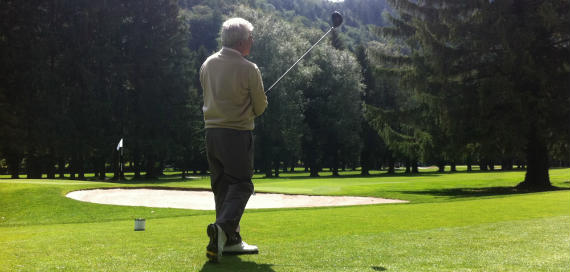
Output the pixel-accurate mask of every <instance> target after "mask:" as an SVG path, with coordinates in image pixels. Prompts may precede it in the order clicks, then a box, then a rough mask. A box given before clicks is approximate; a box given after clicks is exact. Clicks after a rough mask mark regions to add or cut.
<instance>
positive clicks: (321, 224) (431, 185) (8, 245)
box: [0, 169, 570, 271]
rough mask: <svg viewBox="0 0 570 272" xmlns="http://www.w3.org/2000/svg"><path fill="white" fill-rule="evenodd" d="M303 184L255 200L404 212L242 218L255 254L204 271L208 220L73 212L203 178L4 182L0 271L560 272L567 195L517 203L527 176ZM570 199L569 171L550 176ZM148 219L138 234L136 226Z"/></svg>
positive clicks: (569, 239) (273, 182) (565, 262)
mask: <svg viewBox="0 0 570 272" xmlns="http://www.w3.org/2000/svg"><path fill="white" fill-rule="evenodd" d="M341 174H342V176H341V177H332V176H330V173H328V172H323V173H322V176H321V177H318V178H308V177H307V173H304V172H301V171H299V172H296V173H282V174H281V177H280V178H278V179H277V178H269V179H266V178H263V176H262V175H256V177H255V179H254V182H255V185H256V190H257V191H258V192H259V191H272V192H286V193H305V194H331V195H366V196H377V197H393V198H400V199H406V200H410V201H411V203H409V204H389V205H372V206H353V207H334V208H301V209H264V210H248V211H246V214H245V215H244V218H243V221H242V226H243V236H244V237H245V239H246V241H248V242H249V243H252V244H257V245H258V246H259V247H260V254H259V255H253V256H239V257H224V259H223V260H222V263H221V264H218V265H211V264H207V263H206V258H205V257H204V248H205V246H206V243H207V237H206V234H205V226H206V225H207V224H208V223H210V222H211V221H213V219H214V212H213V211H194V210H181V209H159V208H145V207H122V206H112V205H99V204H92V203H85V202H79V201H75V200H72V199H68V198H66V197H65V194H66V193H67V192H70V191H74V190H79V189H88V188H100V187H140V186H165V187H182V188H207V187H208V186H209V179H208V178H207V177H196V178H193V179H186V180H182V179H181V178H180V177H179V176H178V175H172V176H170V175H169V176H166V177H164V178H161V179H160V180H139V181H133V180H129V181H124V182H121V183H114V182H96V181H71V180H26V179H20V180H11V179H2V180H0V271H19V270H20V271H54V270H64V271H139V270H140V271H567V270H566V269H567V267H570V206H569V205H568V203H570V190H559V191H552V192H540V193H523V192H517V191H514V190H512V186H514V185H516V184H517V183H518V182H520V181H521V180H522V178H524V172H521V171H509V172H500V171H497V172H478V171H476V172H472V173H467V172H458V173H453V174H449V173H445V174H440V173H437V172H434V171H428V170H425V172H424V173H423V174H421V175H404V174H401V173H400V174H397V175H386V174H385V173H382V172H375V173H373V175H372V176H371V177H360V176H358V171H356V172H344V173H341ZM550 176H551V180H552V183H553V184H554V185H555V186H558V187H561V188H569V187H570V182H569V180H570V170H569V169H553V170H551V171H550ZM136 217H143V218H146V219H147V228H146V230H145V231H143V232H135V231H133V227H134V220H133V219H134V218H136Z"/></svg>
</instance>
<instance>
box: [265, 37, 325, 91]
mask: <svg viewBox="0 0 570 272" xmlns="http://www.w3.org/2000/svg"><path fill="white" fill-rule="evenodd" d="M333 28H334V27H331V28H330V29H329V31H327V33H325V34H324V35H323V36H322V37H321V38H320V39H319V40H318V41H317V42H316V43H315V44H313V46H311V48H309V50H307V52H305V54H303V55H302V56H301V57H300V58H299V59H298V60H297V61H296V62H295V63H293V65H291V67H289V69H287V71H285V73H284V74H283V75H281V76H280V77H279V78H278V79H277V81H275V83H273V84H272V85H271V86H269V88H268V89H267V91H265V94H268V93H269V91H271V89H273V87H274V86H275V85H277V83H278V82H279V81H280V80H281V79H282V78H283V77H284V76H285V75H286V74H287V73H289V71H291V69H293V67H295V65H297V63H299V61H301V59H303V57H305V55H307V54H308V53H309V52H311V50H313V48H314V47H315V46H316V45H317V44H319V42H320V41H321V40H322V39H323V38H324V37H325V36H326V35H327V34H329V32H331V30H333Z"/></svg>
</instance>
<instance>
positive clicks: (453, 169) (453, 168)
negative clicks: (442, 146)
mask: <svg viewBox="0 0 570 272" xmlns="http://www.w3.org/2000/svg"><path fill="white" fill-rule="evenodd" d="M450 168H451V169H450V171H451V172H457V165H456V164H455V161H452V162H451V165H450Z"/></svg>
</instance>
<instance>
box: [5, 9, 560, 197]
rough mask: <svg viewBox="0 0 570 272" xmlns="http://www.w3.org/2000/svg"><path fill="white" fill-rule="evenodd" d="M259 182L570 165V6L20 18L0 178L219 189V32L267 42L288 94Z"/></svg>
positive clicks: (258, 160)
mask: <svg viewBox="0 0 570 272" xmlns="http://www.w3.org/2000/svg"><path fill="white" fill-rule="evenodd" d="M335 10H338V11H339V12H341V13H342V14H343V17H344V20H345V22H344V24H343V25H342V26H341V27H339V28H336V29H335V30H334V31H333V32H332V33H331V35H329V36H328V37H327V39H326V41H325V40H323V42H322V43H321V44H319V45H318V46H317V47H315V49H314V50H313V51H312V52H311V53H310V54H309V55H307V57H306V58H304V59H303V60H302V61H301V62H300V63H299V64H298V65H297V66H296V67H295V68H294V69H293V70H291V72H290V73H289V74H288V75H287V76H286V77H285V78H284V79H283V80H282V81H281V82H280V83H279V84H278V85H277V86H276V87H275V88H274V89H273V90H272V92H271V93H270V95H269V96H268V101H269V106H268V109H267V111H266V112H265V113H264V114H263V115H262V116H261V117H259V118H257V119H256V125H255V126H256V128H255V130H254V134H255V168H256V171H258V172H260V173H264V174H265V175H266V176H268V177H271V176H279V173H280V172H282V171H294V170H295V168H296V167H297V168H299V167H300V168H304V169H305V171H307V172H308V173H309V175H310V176H318V175H319V172H321V171H323V170H324V169H330V171H331V172H332V173H333V175H339V174H340V172H341V171H342V170H343V169H359V170H360V172H361V174H362V175H369V173H370V171H372V170H378V169H385V170H387V171H388V173H394V171H395V169H396V167H398V166H402V167H405V169H406V170H405V171H406V172H407V173H417V172H418V167H419V166H422V165H435V166H437V167H438V168H439V170H440V171H444V169H446V168H445V166H446V165H447V166H450V167H449V169H451V171H455V169H456V165H466V166H467V169H468V170H469V171H471V170H472V169H473V168H474V166H477V168H478V169H480V170H483V171H491V170H495V168H500V169H501V170H512V169H513V168H521V169H525V171H526V176H525V180H524V181H522V182H521V183H520V184H519V186H521V187H526V188H533V189H544V188H548V187H550V186H551V185H550V180H549V177H548V169H549V168H551V167H560V166H569V165H570V2H569V1H568V0H494V1H493V0H487V1H482V0H465V1H452V0H434V1H429V0H426V1H414V0H345V1H335V2H329V1H326V0H214V1H206V0H178V1H176V0H139V1H128V0H115V1H87V0H50V1H30V0H18V1H13V0H5V1H2V2H0V18H1V19H0V55H1V57H0V62H1V64H0V69H1V71H0V174H5V175H9V176H11V177H12V178H18V177H20V174H25V175H27V177H28V178H42V177H47V178H55V177H56V176H58V177H65V176H68V177H70V178H71V179H84V178H85V174H86V173H95V177H96V178H99V179H105V178H106V177H107V173H114V178H119V175H121V173H120V171H119V155H120V152H119V151H118V150H117V143H118V142H119V140H121V139H123V140H124V149H123V151H124V160H125V162H126V164H125V167H126V170H127V171H129V172H132V173H134V178H135V179H136V178H144V177H149V178H154V177H157V176H160V175H162V174H163V171H164V170H165V169H176V170H177V171H182V173H183V175H185V174H187V173H189V172H194V173H202V174H205V173H207V169H208V165H207V161H206V155H205V144H204V122H203V116H202V111H201V107H202V96H201V95H202V94H201V93H202V90H201V87H200V82H199V79H198V71H199V68H200V66H201V64H202V62H203V61H204V60H205V59H206V58H207V57H208V56H209V55H210V54H212V53H213V52H215V51H217V50H219V48H220V46H219V31H220V26H221V24H222V22H223V21H224V20H225V19H228V18H231V17H243V18H245V19H247V20H249V21H250V22H252V24H253V25H254V27H255V29H254V33H253V35H254V40H255V41H254V45H253V49H252V53H251V55H250V56H249V57H248V59H249V60H251V61H253V62H255V63H256V64H257V65H258V66H259V67H260V70H261V72H262V76H263V80H264V85H265V86H266V87H268V86H269V85H271V83H273V82H274V81H275V80H276V79H277V78H278V77H279V76H280V75H281V74H282V73H283V72H284V71H285V70H286V69H287V68H288V67H289V66H290V65H291V64H292V63H293V62H294V61H295V60H296V59H297V58H298V57H299V56H301V55H302V54H303V53H304V52H305V51H306V50H307V49H308V48H309V47H310V46H311V45H312V44H313V43H314V42H316V41H317V39H318V38H319V37H320V36H321V35H322V34H323V33H324V32H325V31H326V30H327V29H328V28H330V15H331V13H332V12H333V11H335Z"/></svg>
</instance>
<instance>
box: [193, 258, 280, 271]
mask: <svg viewBox="0 0 570 272" xmlns="http://www.w3.org/2000/svg"><path fill="white" fill-rule="evenodd" d="M271 266H273V265H272V264H258V263H254V262H244V261H242V259H240V258H239V257H238V256H235V255H229V256H226V255H224V257H222V260H221V261H220V263H210V262H206V263H204V266H202V269H200V272H213V271H261V272H273V271H275V270H273V268H271Z"/></svg>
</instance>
